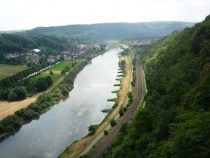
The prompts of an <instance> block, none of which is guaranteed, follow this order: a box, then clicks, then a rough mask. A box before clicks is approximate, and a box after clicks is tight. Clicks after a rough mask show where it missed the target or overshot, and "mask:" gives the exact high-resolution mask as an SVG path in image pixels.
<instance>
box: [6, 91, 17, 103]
mask: <svg viewBox="0 0 210 158" xmlns="http://www.w3.org/2000/svg"><path fill="white" fill-rule="evenodd" d="M16 99H17V95H16V93H14V92H13V91H12V90H11V91H10V92H9V95H8V100H9V101H14V100H16Z"/></svg>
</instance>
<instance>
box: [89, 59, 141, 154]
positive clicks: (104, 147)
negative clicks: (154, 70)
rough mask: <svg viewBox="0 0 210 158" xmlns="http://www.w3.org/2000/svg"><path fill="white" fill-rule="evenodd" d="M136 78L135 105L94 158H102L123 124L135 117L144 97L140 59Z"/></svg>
mask: <svg viewBox="0 0 210 158" xmlns="http://www.w3.org/2000/svg"><path fill="white" fill-rule="evenodd" d="M136 72H137V74H136V76H137V80H136V82H137V87H138V89H137V92H138V96H137V97H136V98H135V100H134V102H133V104H132V105H131V108H130V109H129V110H128V111H127V112H126V113H124V116H123V118H122V119H121V120H120V121H118V122H117V125H116V126H115V127H114V130H113V132H112V133H110V134H109V135H107V139H106V140H105V141H104V142H103V143H101V145H100V146H98V147H97V148H96V150H95V151H94V153H93V154H92V156H91V157H92V158H100V157H101V155H102V154H103V152H104V151H105V150H106V149H107V147H108V146H109V145H110V144H111V142H112V141H113V140H114V138H115V137H116V136H117V134H118V133H119V131H120V129H121V127H122V124H125V123H126V122H127V121H128V120H129V119H130V117H131V116H132V115H133V112H134V111H135V110H136V108H137V106H138V104H139V101H140V99H141V96H142V83H141V72H140V59H139V58H138V59H136Z"/></svg>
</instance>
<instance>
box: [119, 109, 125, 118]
mask: <svg viewBox="0 0 210 158" xmlns="http://www.w3.org/2000/svg"><path fill="white" fill-rule="evenodd" d="M119 115H120V117H122V116H123V115H124V111H123V108H122V107H121V108H120V111H119Z"/></svg>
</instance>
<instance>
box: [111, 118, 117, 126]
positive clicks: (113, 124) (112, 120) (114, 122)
mask: <svg viewBox="0 0 210 158" xmlns="http://www.w3.org/2000/svg"><path fill="white" fill-rule="evenodd" d="M116 124H117V122H116V121H115V119H111V121H110V125H111V126H112V127H114V126H115V125H116Z"/></svg>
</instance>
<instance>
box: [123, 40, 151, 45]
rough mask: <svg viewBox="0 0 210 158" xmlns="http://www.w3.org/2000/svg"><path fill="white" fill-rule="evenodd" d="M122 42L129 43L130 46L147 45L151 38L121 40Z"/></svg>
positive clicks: (149, 43)
mask: <svg viewBox="0 0 210 158" xmlns="http://www.w3.org/2000/svg"><path fill="white" fill-rule="evenodd" d="M122 43H124V44H128V45H131V46H147V45H151V44H152V43H153V41H152V40H129V41H123V42H122Z"/></svg>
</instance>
